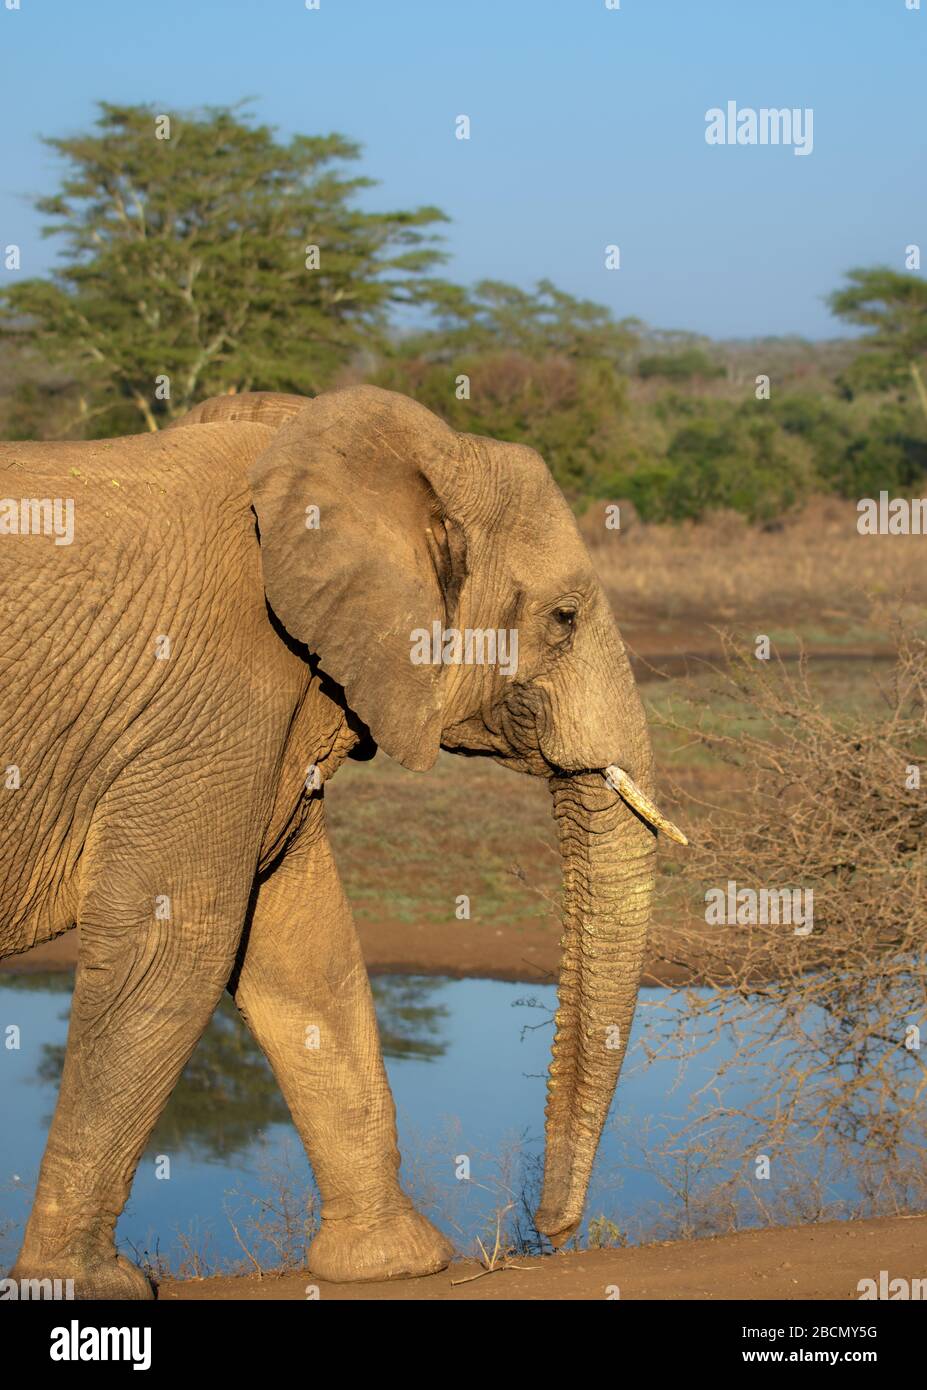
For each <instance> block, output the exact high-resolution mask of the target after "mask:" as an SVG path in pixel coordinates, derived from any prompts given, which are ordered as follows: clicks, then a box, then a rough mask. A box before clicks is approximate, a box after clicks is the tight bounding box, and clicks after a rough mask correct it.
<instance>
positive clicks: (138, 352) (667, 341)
mask: <svg viewBox="0 0 927 1390" xmlns="http://www.w3.org/2000/svg"><path fill="white" fill-rule="evenodd" d="M47 143H48V144H49V145H50V146H51V147H52V148H53V149H54V150H55V151H56V153H57V154H58V156H59V157H60V158H61V159H62V160H63V162H64V172H63V176H62V180H61V187H60V191H59V192H58V193H57V194H55V195H54V196H52V197H49V198H44V199H41V200H39V203H38V206H39V208H40V210H41V211H42V212H43V213H44V214H45V215H46V217H47V219H48V224H47V225H48V230H49V231H50V232H52V233H54V234H55V235H56V236H57V237H58V238H59V245H60V247H61V252H62V254H61V257H60V261H61V266H60V269H58V270H56V271H55V272H54V273H53V274H51V275H49V276H47V277H44V278H43V277H36V276H30V275H29V273H28V270H29V259H30V256H29V248H19V253H18V255H17V256H15V257H14V258H13V261H14V263H13V265H12V267H9V268H10V269H11V271H12V273H10V274H8V275H7V287H6V288H5V289H4V290H3V291H2V293H0V428H2V431H3V434H4V435H5V436H6V437H7V438H89V437H97V436H106V435H114V434H123V433H137V432H138V431H139V430H145V429H148V430H154V429H158V428H161V427H162V426H163V425H165V424H168V423H170V421H171V420H172V419H175V418H176V417H177V416H178V415H180V414H183V413H184V412H185V411H186V410H187V409H189V407H190V406H191V405H192V404H194V403H195V402H196V401H198V400H202V399H204V398H205V397H207V396H210V395H216V394H220V393H224V392H230V391H247V390H278V391H295V392H299V393H302V394H308V395H311V394H315V393H316V392H318V391H321V390H325V389H327V388H329V387H332V386H337V385H340V384H344V383H347V382H350V381H358V380H367V381H374V382H377V383H378V384H380V385H383V386H388V387H391V388H393V389H395V390H399V391H404V392H407V393H408V394H410V395H412V396H414V397H415V398H416V399H418V400H420V401H422V402H423V404H425V405H427V406H429V407H431V409H433V410H435V411H436V412H437V413H438V414H439V415H442V416H443V417H444V418H445V419H447V420H448V421H449V422H450V423H452V424H453V425H454V426H455V427H456V428H458V429H463V430H468V431H471V432H473V433H477V434H487V435H492V436H494V437H496V438H499V439H507V440H516V441H520V442H524V443H528V444H531V445H533V446H534V447H535V448H537V449H539V450H540V451H541V452H542V453H543V454H544V456H545V458H546V459H547V461H548V463H549V464H550V466H551V468H552V469H553V471H554V474H555V476H556V477H557V480H558V482H559V483H560V484H561V486H562V487H563V489H564V491H565V492H566V494H567V496H568V497H569V498H570V500H571V501H572V502H573V503H574V505H576V507H577V508H578V509H579V510H582V509H583V507H584V506H586V505H587V504H588V503H589V502H590V501H592V500H594V499H597V498H612V499H630V500H631V501H632V502H633V503H634V504H635V506H636V508H637V510H638V512H639V513H640V515H641V516H642V517H643V518H644V519H645V520H647V519H653V520H666V519H683V518H697V517H699V516H702V515H703V514H704V513H706V512H708V511H712V510H717V509H719V508H733V509H735V510H737V511H739V512H742V513H743V514H745V515H746V516H748V517H750V518H751V519H754V520H768V519H772V518H774V517H776V516H778V515H780V514H781V513H783V512H784V511H787V510H788V509H790V508H792V507H794V506H796V505H798V504H799V503H800V502H801V501H802V499H803V498H805V497H806V496H808V495H810V494H812V493H816V492H831V493H837V494H840V495H842V496H848V497H860V496H871V495H873V494H876V493H878V492H879V491H880V490H881V489H888V490H889V491H891V492H894V493H918V494H919V493H921V492H923V491H924V489H925V481H924V479H925V473H927V392H925V387H924V373H925V365H924V364H925V359H927V282H925V281H924V279H923V278H922V277H921V275H920V274H919V273H918V272H919V261H918V256H919V253H918V252H917V248H909V266H910V268H908V269H906V270H904V271H893V270H890V269H885V268H882V267H875V268H870V269H862V270H853V271H850V272H849V274H848V277H847V283H846V285H845V286H844V287H843V288H842V289H840V290H838V291H836V292H835V293H834V294H832V296H831V299H830V304H831V308H832V309H833V311H834V313H835V314H836V315H838V316H839V317H840V318H841V319H843V320H844V321H845V322H846V323H848V324H853V325H856V326H859V327H862V328H864V329H865V330H866V332H865V333H864V334H863V335H861V336H860V337H858V338H854V339H840V340H835V341H830V342H823V343H816V344H815V343H809V342H805V341H802V340H800V339H764V340H758V341H751V342H733V343H719V342H713V341H710V340H708V339H706V338H702V337H699V336H697V335H694V334H685V333H677V332H665V331H658V330H653V329H648V328H647V327H646V326H645V325H644V324H642V323H640V322H639V321H638V320H636V319H631V318H625V319H616V318H615V317H614V316H613V315H612V314H611V312H610V311H609V310H608V309H607V308H605V307H603V306H601V305H598V304H595V303H592V302H590V301H586V300H578V299H575V298H573V297H572V296H570V295H568V294H566V293H564V292H563V291H561V290H559V289H558V288H557V287H556V286H555V285H553V284H552V283H550V282H549V281H542V282H541V283H540V284H539V285H537V286H536V288H535V289H534V290H533V291H526V290H523V289H519V288H516V287H514V286H511V285H507V284H503V283H500V282H497V281H484V282H482V283H480V284H478V285H476V286H475V287H473V288H464V287H462V286H459V285H455V284H452V283H450V282H449V281H447V280H445V279H442V278H441V277H440V276H439V275H438V274H437V270H438V268H439V266H440V264H441V262H442V261H443V260H444V258H445V257H444V253H443V252H442V250H441V247H440V238H439V236H438V235H437V232H436V228H437V227H438V226H439V225H440V224H441V223H442V222H443V221H445V218H444V216H443V214H442V213H441V212H440V210H439V209H437V208H434V207H428V206H425V207H419V208H415V209H411V210H400V211H391V212H385V213H370V212H363V211H361V210H359V208H358V207H357V199H356V195H357V193H358V192H359V190H360V189H362V188H364V187H367V186H369V185H370V183H371V180H369V179H365V178H363V177H358V176H357V175H355V174H353V172H351V171H350V170H349V167H348V166H349V165H350V163H351V162H352V161H354V160H356V159H357V158H359V155H360V151H359V149H358V148H357V146H355V145H353V144H352V143H351V142H349V141H347V140H345V139H344V138H343V137H341V136H338V135H327V136H297V137H294V138H293V139H292V140H290V141H289V142H288V143H286V144H284V143H281V142H280V141H279V140H278V139H277V138H276V136H275V133H274V132H273V130H272V129H270V128H269V127H266V126H261V125H258V124H257V123H256V122H255V121H254V120H253V119H252V118H251V117H250V116H248V115H247V114H243V113H242V112H241V111H240V110H239V109H237V108H225V109H211V110H209V111H207V112H203V113H192V114H187V115H178V116H177V117H176V118H171V119H169V120H168V121H167V123H166V125H165V117H164V115H163V113H161V114H159V113H158V112H156V110H155V109H154V108H147V107H138V106H132V107H121V106H113V105H109V104H102V105H101V107H100V115H99V119H98V121H97V125H96V129H95V131H94V132H91V133H88V134H85V135H79V136H75V137H71V138H69V139H53V140H49V141H48V142H47ZM17 263H18V266H19V268H18V269H17ZM397 321H402V322H405V323H414V324H416V325H417V327H416V328H415V330H414V331H409V330H406V331H402V332H400V331H399V330H398V329H397V327H396V324H397Z"/></svg>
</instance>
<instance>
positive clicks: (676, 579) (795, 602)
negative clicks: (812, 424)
mask: <svg viewBox="0 0 927 1390" xmlns="http://www.w3.org/2000/svg"><path fill="white" fill-rule="evenodd" d="M605 505H606V504H605V503H597V504H595V505H594V506H593V507H592V508H590V510H589V512H587V513H586V515H585V516H584V517H583V518H582V519H581V523H580V525H581V529H582V531H583V534H584V536H585V539H586V542H587V544H588V545H589V547H590V550H591V552H592V556H593V560H594V562H595V565H596V568H597V570H598V573H599V575H600V578H601V579H602V581H603V583H604V585H605V588H606V592H607V593H608V595H609V598H610V599H611V602H612V605H613V608H614V610H615V613H616V615H617V617H618V621H619V623H620V624H621V625H622V626H623V628H625V630H628V629H630V628H634V627H644V628H646V627H648V626H651V625H665V624H666V623H667V622H670V623H692V624H718V625H725V626H732V625H736V626H738V627H742V628H744V629H746V628H750V627H752V628H753V629H755V630H756V631H760V632H768V631H769V629H770V628H771V627H772V628H775V627H776V626H777V625H778V626H783V625H790V624H791V625H793V626H797V627H798V628H799V630H803V631H805V632H809V633H810V634H811V635H814V634H815V633H817V632H820V634H821V635H822V636H826V637H828V638H830V639H831V640H834V639H835V640H837V641H843V642H852V641H854V640H866V639H868V640H872V638H873V637H878V635H879V634H878V629H877V626H876V625H875V623H874V621H873V617H872V608H873V602H874V601H876V602H878V601H880V600H886V599H890V600H891V601H892V605H893V608H894V610H895V612H896V613H897V615H898V616H901V617H904V618H905V620H906V621H907V622H908V623H915V624H916V623H919V622H922V621H924V620H925V619H927V537H924V536H861V535H859V533H858V531H857V529H856V522H857V512H856V507H855V504H854V503H853V502H846V501H841V500H839V499H836V498H817V499H815V500H814V501H813V502H812V503H810V504H809V505H808V506H807V507H806V508H805V509H804V510H803V511H802V512H800V513H797V514H796V515H795V516H793V517H789V518H785V519H784V520H783V521H782V522H779V523H776V527H775V528H774V529H770V528H763V527H758V526H751V525H749V523H748V522H746V521H745V520H744V518H743V517H741V516H740V515H738V514H737V513H723V514H718V515H716V516H714V517H713V518H712V519H711V520H708V521H704V522H700V523H698V524H694V523H688V522H684V523H681V524H679V525H660V526H654V525H646V526H645V525H643V524H641V523H640V522H637V521H636V520H635V518H634V515H633V509H632V508H631V507H630V504H622V506H621V519H622V529H621V530H620V531H618V532H616V531H609V530H607V529H606V528H605V525H604V519H603V518H604V507H605Z"/></svg>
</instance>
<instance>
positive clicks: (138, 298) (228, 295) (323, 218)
mask: <svg viewBox="0 0 927 1390" xmlns="http://www.w3.org/2000/svg"><path fill="white" fill-rule="evenodd" d="M45 143H46V144H47V145H49V146H50V147H51V148H52V149H53V150H55V151H56V153H57V154H58V155H60V156H61V157H62V159H63V160H64V161H65V163H66V173H65V176H64V178H63V181H62V184H61V189H60V192H58V193H57V194H55V195H54V196H53V197H48V198H42V199H40V200H39V201H38V203H37V206H38V208H39V210H40V211H41V212H42V213H44V214H45V216H46V217H47V218H48V222H47V224H46V226H45V228H44V231H45V233H46V234H47V235H56V236H58V237H60V238H61V239H62V243H63V248H62V261H63V264H62V265H61V267H60V268H59V269H57V270H56V271H55V272H54V273H53V274H52V275H51V276H50V277H48V278H46V279H29V280H26V281H24V282H22V283H20V284H17V285H14V286H13V287H12V288H10V289H8V290H6V291H5V293H4V295H3V303H2V319H0V329H2V331H3V333H4V334H5V335H7V336H12V337H14V338H15V339H16V340H17V341H18V343H19V345H20V346H23V347H27V348H32V349H34V350H36V352H38V353H40V354H41V357H42V361H43V363H45V364H49V363H50V364H59V365H60V366H61V367H62V368H64V369H65V374H66V378H67V380H68V381H70V382H71V383H72V384H73V386H74V387H75V392H74V395H75V405H76V411H77V415H78V418H79V419H82V420H84V421H87V420H89V419H94V420H96V428H95V429H94V432H95V433H105V432H108V431H119V430H121V429H124V428H126V424H127V410H126V406H127V405H128V406H129V407H131V409H130V410H129V411H128V416H129V418H130V419H131V417H132V414H133V412H134V416H135V422H136V423H135V428H144V427H147V428H148V429H156V428H158V425H159V423H161V422H164V423H166V422H167V421H168V420H170V419H171V418H173V417H174V416H175V415H178V414H182V413H183V412H184V411H186V410H187V409H188V408H189V407H190V405H192V404H193V403H194V402H195V401H197V400H200V399H202V398H203V397H204V396H209V395H215V394H217V393H222V392H226V391H235V390H237V391H244V390H249V389H252V388H255V387H261V388H263V389H268V390H293V391H300V392H305V393H307V394H312V393H314V392H317V391H319V390H321V389H323V388H324V387H325V386H327V385H328V384H329V383H330V382H331V380H332V378H333V376H334V375H335V373H336V372H337V371H338V369H339V368H340V367H342V366H343V365H344V364H345V363H347V362H348V361H350V360H351V359H352V357H354V356H355V355H356V354H357V353H358V351H359V350H361V349H364V348H370V347H372V346H374V345H375V344H376V343H377V341H378V340H379V339H380V338H381V337H382V334H383V332H384V330H385V328H386V324H387V311H388V309H389V308H390V306H392V305H395V304H397V303H409V302H414V301H415V300H416V297H417V296H418V295H419V294H420V293H422V285H421V282H422V281H423V279H424V275H425V272H426V271H428V270H429V269H431V268H432V267H433V266H435V265H436V263H437V262H438V261H440V259H442V257H441V253H440V251H439V249H438V248H437V247H436V246H435V244H434V243H435V240H436V238H435V236H434V234H433V231H432V229H433V227H434V226H435V224H437V223H440V222H441V221H443V220H444V216H443V214H442V213H441V212H440V211H439V210H438V209H437V208H434V207H419V208H415V209H413V210H408V211H403V210H400V211H392V212H369V211H364V210H362V209H360V208H359V207H358V206H357V195H358V194H359V193H360V192H361V191H362V190H364V189H368V188H370V187H371V186H372V184H373V180H371V179H369V178H366V177H362V176H358V175H352V174H350V173H348V172H346V166H348V165H350V163H351V162H352V161H354V160H356V159H358V157H359V154H360V151H359V148H358V146H357V145H355V144H354V143H352V142H351V141H349V140H347V139H345V138H344V137H343V136H341V135H337V134H330V135H324V136H307V135H296V136H293V137H292V139H290V140H289V141H287V142H282V141H280V140H279V139H278V138H277V137H276V135H275V133H274V131H273V129H272V128H271V127H269V126H266V125H258V124H255V123H254V121H253V120H252V119H250V118H249V117H248V116H247V115H245V114H242V113H241V112H240V111H239V110H238V108H227V107H219V108H209V109H207V110H205V111H201V112H198V113H191V114H188V115H180V116H171V117H170V118H169V122H168V123H167V124H165V119H164V116H163V115H161V113H159V112H158V111H157V110H156V108H154V107H147V106H117V105H111V104H109V103H105V102H104V103H101V104H100V111H99V117H98V120H97V122H96V129H95V131H94V132H93V133H90V134H85V135H77V136H73V137H70V138H66V139H49V140H47V141H46V142H45ZM313 248H316V250H313ZM163 378H167V379H168V380H167V382H166V383H165V382H164V380H163ZM60 388H61V378H60V377H59V378H58V379H56V380H55V381H54V382H53V383H52V384H51V388H50V389H59V390H60ZM166 393H169V394H166Z"/></svg>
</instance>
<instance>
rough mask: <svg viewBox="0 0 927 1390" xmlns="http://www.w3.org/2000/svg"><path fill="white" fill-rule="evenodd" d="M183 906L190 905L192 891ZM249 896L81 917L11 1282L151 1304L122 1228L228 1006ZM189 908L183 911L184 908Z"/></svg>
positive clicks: (95, 1297) (86, 1296)
mask: <svg viewBox="0 0 927 1390" xmlns="http://www.w3.org/2000/svg"><path fill="white" fill-rule="evenodd" d="M178 897H180V898H182V894H179V895H178ZM247 900H248V893H247V889H245V890H244V891H243V893H242V894H241V898H240V902H239V903H238V904H237V906H236V908H235V910H234V911H229V912H227V913H222V914H221V915H220V916H219V917H218V919H217V917H216V915H215V913H214V912H206V913H204V914H203V915H197V914H195V913H194V914H193V915H192V917H188V918H187V920H185V921H178V920H177V912H176V911H175V914H174V916H173V917H172V920H169V921H153V920H148V921H139V920H136V921H134V922H133V923H132V924H131V925H126V924H125V922H124V920H123V922H122V923H120V922H119V919H118V914H114V915H113V916H112V917H111V918H110V920H109V921H108V922H106V924H104V923H103V922H102V921H101V920H100V917H99V916H98V913H97V911H96V910H95V911H94V912H93V914H92V915H91V917H90V918H89V919H87V918H85V919H82V920H81V944H80V960H79V964H78V970H77V980H76V983H75V987H74V997H73V1002H72V1007H71V1022H70V1027H69V1032H68V1046H67V1053H66V1057H65V1064H64V1071H63V1074H62V1078H61V1087H60V1091H59V1096H58V1105H57V1108H56V1110H55V1115H54V1119H53V1121H52V1126H51V1131H50V1133H49V1138H48V1145H47V1147H46V1150H45V1157H44V1159H43V1162H42V1167H41V1171H40V1174H39V1182H38V1186H37V1190H36V1196H35V1202H34V1203H33V1207H32V1212H31V1215H30V1218H29V1221H28V1224H27V1227H26V1232H25V1237H24V1241H23V1247H22V1250H21V1251H20V1254H19V1258H18V1260H17V1262H16V1265H15V1267H14V1269H13V1270H12V1271H11V1276H12V1277H13V1278H17V1279H48V1278H51V1279H62V1280H67V1279H73V1281H74V1286H75V1294H76V1296H77V1297H78V1298H91V1299H126V1298H128V1299H140V1298H141V1299H148V1298H151V1297H152V1296H153V1295H152V1289H151V1285H150V1283H149V1281H148V1279H147V1278H146V1277H145V1275H144V1274H143V1273H142V1271H141V1270H140V1269H138V1268H137V1267H136V1266H135V1265H134V1264H132V1263H131V1261H129V1260H127V1259H126V1258H125V1256H123V1255H117V1253H116V1248H115V1243H114V1230H115V1226H116V1221H117V1219H118V1217H119V1214H120V1212H121V1211H122V1208H123V1206H124V1205H125V1201H126V1198H127V1197H128V1194H129V1189H130V1187H131V1183H132V1178H133V1176H134V1173H135V1169H136V1166H137V1164H138V1161H139V1158H140V1157H141V1154H142V1152H143V1150H144V1148H145V1145H146V1143H147V1142H148V1140H149V1137H150V1135H151V1132H152V1130H153V1128H154V1125H155V1122H156V1120H157V1118H158V1116H159V1115H160V1113H161V1111H162V1109H163V1108H164V1105H165V1103H166V1101H167V1099H168V1097H169V1095H170V1093H171V1091H172V1089H173V1087H174V1085H175V1083H176V1081H177V1079H178V1077H179V1076H180V1073H181V1071H182V1069H183V1067H184V1065H185V1063H186V1062H187V1060H188V1058H189V1057H190V1054H191V1053H192V1051H193V1049H194V1047H195V1046H196V1043H197V1041H198V1039H199V1037H200V1035H201V1034H202V1032H203V1030H204V1029H205V1027H206V1025H207V1023H208V1022H209V1019H210V1017H211V1015H212V1013H213V1011H214V1009H215V1007H216V1005H217V1003H218V1002H219V1000H220V999H221V997H222V992H223V990H224V989H225V987H226V985H227V983H228V979H229V975H230V973H231V970H232V966H233V964H234V960H235V954H236V951H237V947H238V943H239V940H240V936H241V929H242V926H243V923H244V917H245V911H246V907H247ZM182 906H183V905H182V902H180V903H178V905H177V911H182Z"/></svg>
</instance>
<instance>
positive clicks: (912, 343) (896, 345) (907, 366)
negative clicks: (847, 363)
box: [828, 266, 927, 415]
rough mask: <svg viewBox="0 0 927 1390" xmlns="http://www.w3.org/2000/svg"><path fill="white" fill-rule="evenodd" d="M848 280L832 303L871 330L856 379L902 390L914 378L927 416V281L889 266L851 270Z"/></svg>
mask: <svg viewBox="0 0 927 1390" xmlns="http://www.w3.org/2000/svg"><path fill="white" fill-rule="evenodd" d="M847 280H848V281H849V283H848V284H847V285H845V286H844V287H843V288H842V289H839V290H835V291H834V293H833V294H831V295H830V296H829V299H828V303H829V305H830V307H831V309H832V310H833V312H834V313H835V314H837V315H838V316H839V317H840V318H843V319H846V320H847V321H848V322H849V323H856V324H860V325H861V326H862V327H864V328H868V329H870V330H871V331H870V333H869V335H868V336H867V337H866V338H864V339H863V352H862V353H861V354H860V356H859V357H858V358H857V360H856V362H855V363H854V369H853V372H852V375H853V376H855V378H856V380H857V381H858V382H859V383H860V384H863V385H872V386H877V387H878V386H889V385H900V384H902V383H903V382H904V379H905V377H906V376H910V378H911V380H912V381H913V382H914V387H915V390H916V391H917V398H918V400H919V402H920V405H921V408H922V409H923V411H924V413H925V415H927V386H925V383H924V366H925V362H927V280H924V279H922V278H921V277H920V276H919V275H912V274H908V275H902V274H899V272H898V271H895V270H891V269H889V268H888V267H887V266H874V267H871V268H870V269H863V270H851V271H849V272H848V273H847Z"/></svg>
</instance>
